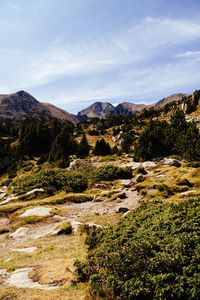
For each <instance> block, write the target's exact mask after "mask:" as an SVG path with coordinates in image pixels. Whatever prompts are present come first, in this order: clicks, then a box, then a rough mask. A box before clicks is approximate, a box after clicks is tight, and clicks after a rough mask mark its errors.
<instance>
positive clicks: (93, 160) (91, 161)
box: [89, 156, 99, 163]
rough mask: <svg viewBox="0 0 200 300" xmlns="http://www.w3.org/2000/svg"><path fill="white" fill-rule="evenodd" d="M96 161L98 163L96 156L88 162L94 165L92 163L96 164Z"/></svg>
mask: <svg viewBox="0 0 200 300" xmlns="http://www.w3.org/2000/svg"><path fill="white" fill-rule="evenodd" d="M98 161H99V158H98V157H97V156H95V157H93V158H91V159H90V160H89V162H90V163H94V162H98Z"/></svg>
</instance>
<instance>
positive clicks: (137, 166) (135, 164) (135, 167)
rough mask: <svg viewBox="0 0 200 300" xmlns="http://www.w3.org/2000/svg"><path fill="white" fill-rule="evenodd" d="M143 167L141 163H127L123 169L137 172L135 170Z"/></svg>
mask: <svg viewBox="0 0 200 300" xmlns="http://www.w3.org/2000/svg"><path fill="white" fill-rule="evenodd" d="M141 166H142V164H141V163H139V162H134V161H133V162H130V163H127V164H125V165H123V166H122V167H123V168H125V167H130V168H131V169H132V170H135V169H137V168H139V167H141Z"/></svg>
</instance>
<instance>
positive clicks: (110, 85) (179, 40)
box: [0, 17, 200, 104]
mask: <svg viewBox="0 0 200 300" xmlns="http://www.w3.org/2000/svg"><path fill="white" fill-rule="evenodd" d="M199 37H200V24H197V23H194V22H186V21H180V20H169V19H167V20H161V19H154V18H150V17H149V18H146V19H144V20H143V21H142V22H140V23H139V24H138V25H135V26H132V27H129V28H123V29H121V31H120V32H118V33H115V34H113V35H111V36H107V37H104V38H100V37H93V38H92V39H90V40H87V41H85V42H81V43H79V42H77V43H75V44H67V43H66V41H62V39H59V38H58V39H57V43H56V46H55V43H53V46H51V45H50V46H48V47H47V48H46V49H44V50H43V51H42V52H39V51H32V52H31V53H27V52H24V51H16V50H6V49H2V50H0V62H1V63H0V68H1V70H4V72H3V73H2V72H1V74H0V82H1V83H2V85H3V86H5V88H4V90H6V87H7V90H10V89H11V90H13V89H16V90H19V89H30V88H34V87H38V86H42V85H44V84H48V83H49V84H50V83H51V82H54V81H55V80H59V79H60V78H64V77H65V78H67V77H68V78H72V77H74V80H76V78H78V77H79V79H78V80H79V82H81V80H80V78H81V77H82V78H85V77H87V76H89V75H90V80H91V82H89V83H88V84H87V85H86V86H83V85H81V83H80V87H79V88H78V89H76V90H74V89H73V90H70V89H68V91H67V92H66V91H65V90H63V91H62V92H60V94H59V95H58V97H57V102H58V103H66V102H72V101H78V100H81V99H86V100H98V99H102V98H103V99H109V98H114V97H130V96H133V97H137V98H138V97H140V95H141V94H143V95H144V96H145V95H148V94H149V93H150V92H151V93H153V92H155V93H156V92H157V91H158V90H159V89H164V90H165V89H166V90H167V88H169V87H170V88H173V87H174V88H177V87H178V86H180V85H183V84H184V83H186V84H188V82H191V83H192V82H197V79H200V78H199V71H198V70H197V65H196V63H197V61H194V60H192V61H188V64H185V62H184V58H187V59H188V58H193V59H194V58H195V59H198V55H199V54H200V51H189V52H183V53H181V54H179V55H178V57H182V59H181V60H179V59H178V62H177V61H175V62H174V63H173V65H170V64H169V63H164V62H162V61H160V62H159V61H158V57H159V56H161V57H164V58H165V59H166V60H167V61H170V59H171V58H173V59H174V57H173V55H172V54H170V53H172V52H173V49H174V47H176V46H177V45H179V46H182V47H183V46H184V45H187V44H188V43H190V42H191V41H193V40H194V41H195V40H196V39H198V38H199ZM170 55H171V56H172V57H171V58H170V57H169V56H170ZM176 57H177V56H176ZM153 61H154V62H153ZM155 61H156V62H155ZM198 63H199V61H198ZM149 65H150V67H148V66H149ZM109 72H110V73H112V76H113V78H111V75H110V77H109V76H108V78H109V79H108V78H106V79H105V80H104V74H109ZM97 74H98V76H100V75H101V80H99V81H98V78H97V76H96V75H97ZM99 74H100V75H99ZM91 75H93V79H91ZM66 82H67V79H66ZM0 92H2V91H1V90H0ZM116 102H117V100H116ZM55 104H56V103H55Z"/></svg>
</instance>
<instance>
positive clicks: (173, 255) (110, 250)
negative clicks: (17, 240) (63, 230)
mask: <svg viewBox="0 0 200 300" xmlns="http://www.w3.org/2000/svg"><path fill="white" fill-rule="evenodd" d="M199 224H200V201H199V199H196V200H194V199H192V200H188V201H185V202H181V203H180V204H178V205H177V204H172V203H166V204H163V203H143V204H142V205H141V206H140V207H139V208H137V209H135V210H133V211H131V212H130V213H129V214H128V215H127V216H126V217H124V218H123V219H122V220H121V221H120V222H119V223H118V224H117V225H114V226H110V227H107V228H98V229H96V230H94V229H90V230H89V232H88V237H87V238H86V244H87V245H88V246H89V254H88V257H87V260H86V261H85V262H80V261H76V263H75V265H76V268H77V269H76V271H77V275H78V278H79V279H80V280H82V281H89V282H90V286H91V289H92V291H93V293H94V294H99V295H100V296H104V297H106V299H138V300H140V299H157V300H158V299H179V300H180V299H200V298H199V295H200V281H199V278H200V270H199V261H200V252H199V249H200V239H199V230H200V227H199Z"/></svg>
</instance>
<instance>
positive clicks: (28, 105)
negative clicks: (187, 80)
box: [0, 91, 189, 124]
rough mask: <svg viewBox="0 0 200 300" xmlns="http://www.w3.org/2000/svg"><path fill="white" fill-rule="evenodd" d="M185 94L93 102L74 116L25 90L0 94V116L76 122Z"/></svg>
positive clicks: (133, 110) (162, 102) (136, 110)
mask: <svg viewBox="0 0 200 300" xmlns="http://www.w3.org/2000/svg"><path fill="white" fill-rule="evenodd" d="M186 96H189V95H186V94H181V93H179V94H173V95H171V96H169V97H167V98H164V99H162V100H160V101H158V102H156V103H153V104H150V105H146V104H134V103H130V102H122V103H120V104H118V105H117V106H113V105H112V104H111V103H107V102H95V103H94V104H92V105H90V106H89V107H87V108H85V109H83V110H82V111H80V112H79V113H78V114H77V116H75V115H73V114H70V113H69V112H67V111H65V110H63V109H60V108H58V107H56V106H54V105H52V104H49V103H44V102H39V101H38V100H36V99H35V98H34V97H33V96H31V95H30V94H28V93H27V92H25V91H19V92H16V93H13V94H8V95H0V118H20V117H23V116H27V115H32V116H52V117H55V118H59V119H67V120H69V121H71V122H73V123H74V124H76V123H78V122H79V121H80V120H86V119H88V118H102V117H105V116H108V115H113V114H117V115H119V114H123V115H131V114H135V113H139V112H141V111H143V110H144V109H145V108H146V109H149V108H162V107H164V106H165V105H166V104H168V103H172V102H177V101H180V100H183V98H185V97H186Z"/></svg>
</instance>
